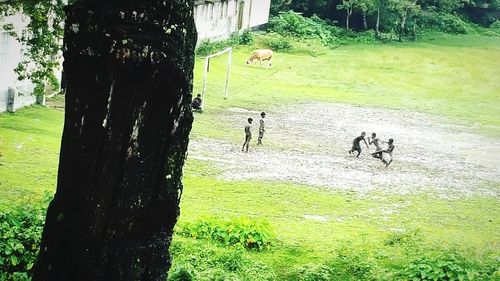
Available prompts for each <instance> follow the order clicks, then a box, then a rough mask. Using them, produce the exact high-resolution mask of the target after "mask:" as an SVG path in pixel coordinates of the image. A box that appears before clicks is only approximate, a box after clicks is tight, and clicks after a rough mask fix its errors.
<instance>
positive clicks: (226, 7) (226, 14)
mask: <svg viewBox="0 0 500 281" xmlns="http://www.w3.org/2000/svg"><path fill="white" fill-rule="evenodd" d="M270 6H271V0H244V1H242V0H197V1H195V6H194V19H195V22H196V29H197V30H198V42H202V41H205V40H218V39H227V38H229V36H230V35H231V34H232V33H234V32H237V31H240V30H245V29H252V28H257V27H259V26H261V25H264V24H266V23H267V22H268V20H269V9H270Z"/></svg>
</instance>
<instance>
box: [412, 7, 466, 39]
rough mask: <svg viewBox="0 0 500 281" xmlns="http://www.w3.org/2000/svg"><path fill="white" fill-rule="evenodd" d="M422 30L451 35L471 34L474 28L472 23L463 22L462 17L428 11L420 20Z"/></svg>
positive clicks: (422, 14)
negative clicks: (437, 31)
mask: <svg viewBox="0 0 500 281" xmlns="http://www.w3.org/2000/svg"><path fill="white" fill-rule="evenodd" d="M418 22H419V25H420V26H421V28H423V29H424V30H425V29H431V30H439V31H442V32H446V33H451V34H469V33H471V32H472V31H473V30H474V28H473V26H472V25H471V24H470V23H467V22H465V21H463V20H462V19H461V18H460V17H458V16H456V15H453V14H448V13H437V12H433V11H426V12H424V13H421V15H420V16H419V18H418Z"/></svg>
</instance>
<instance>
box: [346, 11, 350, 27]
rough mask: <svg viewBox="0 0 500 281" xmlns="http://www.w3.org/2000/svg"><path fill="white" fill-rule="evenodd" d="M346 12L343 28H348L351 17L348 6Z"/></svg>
mask: <svg viewBox="0 0 500 281" xmlns="http://www.w3.org/2000/svg"><path fill="white" fill-rule="evenodd" d="M346 13H347V15H346V18H345V28H346V29H349V18H350V17H351V9H349V8H348V9H347V10H346Z"/></svg>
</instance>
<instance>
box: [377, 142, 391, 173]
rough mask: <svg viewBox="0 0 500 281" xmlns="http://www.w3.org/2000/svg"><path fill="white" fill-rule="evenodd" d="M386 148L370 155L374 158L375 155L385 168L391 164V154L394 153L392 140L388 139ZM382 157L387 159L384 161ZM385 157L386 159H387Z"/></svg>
mask: <svg viewBox="0 0 500 281" xmlns="http://www.w3.org/2000/svg"><path fill="white" fill-rule="evenodd" d="M387 144H388V148H387V149H384V150H380V151H376V152H374V153H372V155H373V157H375V154H377V157H375V158H378V159H382V162H383V163H384V164H385V166H386V167H389V165H391V163H392V152H393V151H394V140H393V139H389V142H388V143H387ZM383 156H387V157H388V158H389V159H385V158H384V157H383ZM387 157H386V158H387Z"/></svg>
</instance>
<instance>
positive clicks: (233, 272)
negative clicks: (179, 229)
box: [169, 236, 277, 281]
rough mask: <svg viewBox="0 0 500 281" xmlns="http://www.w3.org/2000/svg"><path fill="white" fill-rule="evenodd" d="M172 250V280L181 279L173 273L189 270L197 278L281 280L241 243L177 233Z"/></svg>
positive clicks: (184, 272)
mask: <svg viewBox="0 0 500 281" xmlns="http://www.w3.org/2000/svg"><path fill="white" fill-rule="evenodd" d="M170 250H171V252H172V255H173V257H174V259H173V266H172V269H171V271H170V274H169V280H180V279H173V277H174V275H173V274H174V273H175V274H179V273H183V274H184V275H186V271H187V272H189V273H190V274H189V276H191V277H193V278H194V279H193V280H247V281H252V280H255V281H257V280H258V281H264V280H277V277H276V274H275V273H274V271H273V270H272V269H270V268H269V267H268V266H266V265H264V264H262V263H260V262H256V261H255V260H254V259H252V258H250V257H249V256H248V253H247V252H246V251H245V250H244V248H242V247H241V246H233V247H218V246H216V245H214V244H211V243H207V241H200V240H195V239H192V238H183V237H180V236H176V238H175V239H174V240H173V242H172V246H171V248H170ZM176 272H179V273H176ZM175 276H177V275H175ZM176 278H177V277H176ZM186 280H189V279H186Z"/></svg>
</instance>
